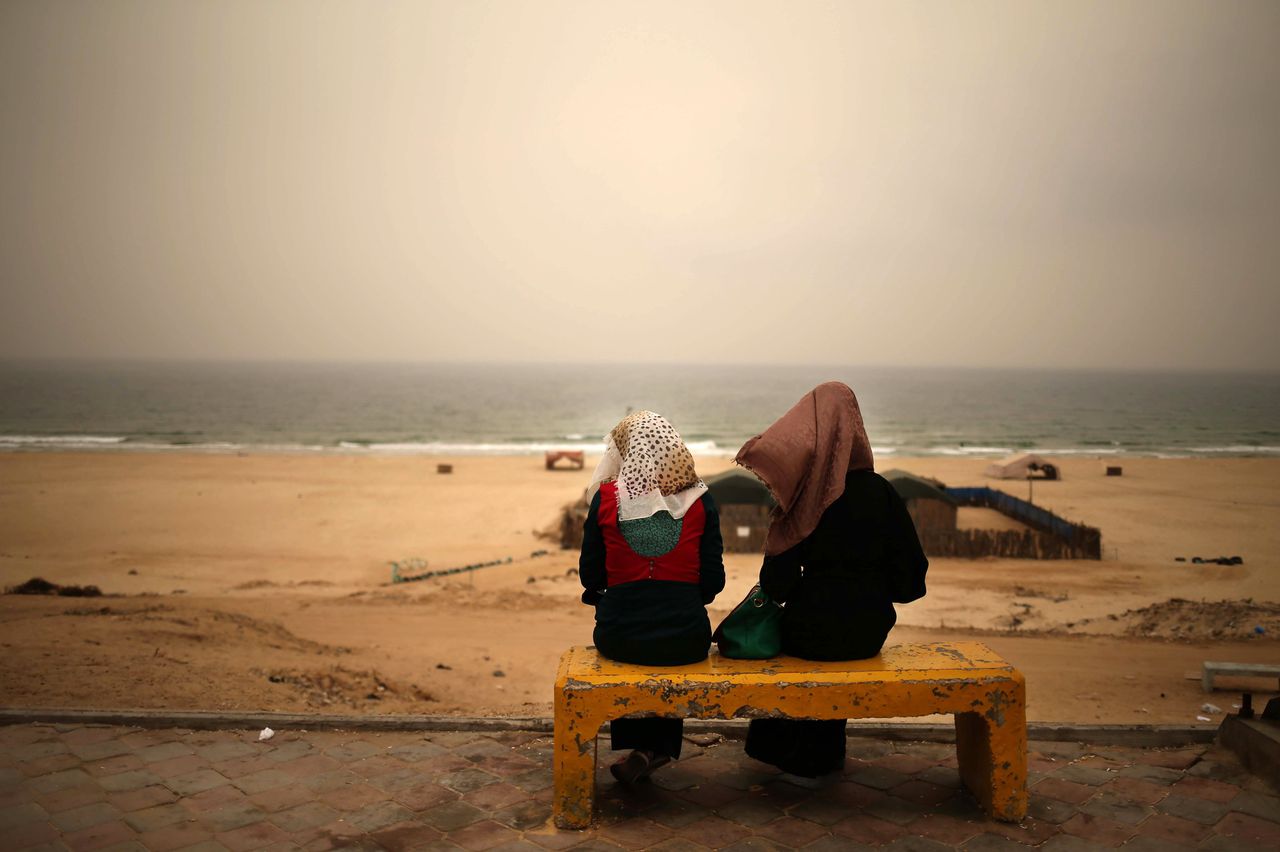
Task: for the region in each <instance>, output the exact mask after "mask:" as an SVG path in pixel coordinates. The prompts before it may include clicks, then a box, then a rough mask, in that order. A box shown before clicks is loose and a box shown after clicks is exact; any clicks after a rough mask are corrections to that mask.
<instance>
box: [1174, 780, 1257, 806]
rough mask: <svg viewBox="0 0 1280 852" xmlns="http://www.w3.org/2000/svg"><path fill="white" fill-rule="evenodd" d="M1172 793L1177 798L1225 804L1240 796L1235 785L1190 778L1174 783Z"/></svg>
mask: <svg viewBox="0 0 1280 852" xmlns="http://www.w3.org/2000/svg"><path fill="white" fill-rule="evenodd" d="M1172 792H1174V793H1176V794H1178V795H1179V796H1194V797H1195V798H1197V799H1208V800H1209V801H1211V802H1218V803H1220V804H1226V803H1227V802H1229V801H1231V800H1232V799H1234V798H1235V797H1236V796H1238V795H1239V794H1240V788H1239V787H1237V786H1236V785H1235V784H1227V783H1225V782H1222V781H1214V780H1213V779H1211V778H1197V777H1194V776H1192V777H1184V778H1182V779H1181V780H1179V781H1178V782H1177V783H1175V784H1174V785H1173V789H1172Z"/></svg>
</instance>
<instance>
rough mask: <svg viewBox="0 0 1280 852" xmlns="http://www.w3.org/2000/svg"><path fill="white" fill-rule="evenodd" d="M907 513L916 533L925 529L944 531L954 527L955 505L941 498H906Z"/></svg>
mask: <svg viewBox="0 0 1280 852" xmlns="http://www.w3.org/2000/svg"><path fill="white" fill-rule="evenodd" d="M907 514H909V515H910V516H911V523H913V524H915V526H916V532H917V533H924V532H925V531H927V530H939V531H943V532H945V531H950V530H954V529H955V528H956V507H955V506H954V505H952V504H951V503H947V502H944V501H942V500H927V499H924V498H919V499H916V500H908V501H907Z"/></svg>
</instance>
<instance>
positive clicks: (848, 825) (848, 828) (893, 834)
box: [832, 814, 907, 846]
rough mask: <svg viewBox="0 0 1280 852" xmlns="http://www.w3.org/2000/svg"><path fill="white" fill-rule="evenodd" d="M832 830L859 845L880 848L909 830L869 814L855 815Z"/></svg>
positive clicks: (837, 824)
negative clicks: (863, 844) (864, 844)
mask: <svg viewBox="0 0 1280 852" xmlns="http://www.w3.org/2000/svg"><path fill="white" fill-rule="evenodd" d="M832 830H833V831H835V832H836V833H837V834H840V835H842V836H844V837H848V838H851V839H853V840H855V841H857V842H858V843H866V844H868V845H871V846H880V845H882V844H885V843H892V842H893V841H894V840H897V839H898V838H899V837H902V836H903V835H904V834H906V833H907V829H905V828H903V827H902V826H900V825H898V824H897V823H893V822H887V821H885V820H882V819H877V818H876V817H874V816H870V815H869V814H854V815H853V816H851V817H849V818H848V819H844V820H841V821H840V822H838V823H836V824H835V825H834V826H832Z"/></svg>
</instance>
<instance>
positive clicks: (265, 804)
mask: <svg viewBox="0 0 1280 852" xmlns="http://www.w3.org/2000/svg"><path fill="white" fill-rule="evenodd" d="M219 789H222V788H219ZM226 789H229V790H236V792H237V793H238V792H240V791H239V790H238V789H237V788H235V787H232V786H230V785H228V786H227V787H226ZM315 797H316V794H315V793H314V792H313V791H311V790H308V789H307V788H306V787H303V786H302V785H300V784H286V785H285V786H283V787H276V788H275V789H274V790H264V791H263V792H261V793H254V794H253V795H252V796H249V797H248V798H249V800H250V801H251V802H253V803H254V804H255V805H257V806H258V807H259V808H261V809H262V810H264V811H266V812H267V813H269V814H273V813H276V812H278V811H283V810H287V809H289V808H292V807H294V806H295V805H301V804H303V803H304V802H310V801H312V800H314V799H315Z"/></svg>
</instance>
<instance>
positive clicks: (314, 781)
mask: <svg viewBox="0 0 1280 852" xmlns="http://www.w3.org/2000/svg"><path fill="white" fill-rule="evenodd" d="M362 780H363V779H361V778H360V776H359V775H356V774H355V773H354V772H349V771H347V770H346V769H338V770H335V771H333V772H321V773H320V774H318V775H312V776H311V777H310V778H304V779H302V782H301V783H302V786H304V787H306V788H307V789H308V790H311V791H313V792H315V793H317V794H319V793H329V792H332V791H334V790H341V789H342V788H343V787H347V786H350V785H352V784H357V783H359V782H360V781H362Z"/></svg>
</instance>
